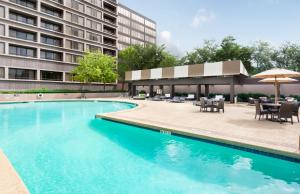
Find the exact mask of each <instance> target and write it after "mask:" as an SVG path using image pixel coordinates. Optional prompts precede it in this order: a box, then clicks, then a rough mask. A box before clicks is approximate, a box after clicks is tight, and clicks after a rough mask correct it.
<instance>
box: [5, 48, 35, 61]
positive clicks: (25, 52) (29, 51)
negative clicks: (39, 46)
mask: <svg viewBox="0 0 300 194" xmlns="http://www.w3.org/2000/svg"><path fill="white" fill-rule="evenodd" d="M9 54H11V55H17V56H24V57H35V58H36V49H35V48H30V47H24V46H18V45H9Z"/></svg>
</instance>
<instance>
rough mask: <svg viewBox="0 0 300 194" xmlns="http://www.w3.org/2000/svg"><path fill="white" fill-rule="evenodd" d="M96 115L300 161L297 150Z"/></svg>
mask: <svg viewBox="0 0 300 194" xmlns="http://www.w3.org/2000/svg"><path fill="white" fill-rule="evenodd" d="M138 107H139V106H138ZM95 117H96V118H101V119H104V120H109V121H113V122H119V123H124V124H129V125H134V126H138V127H144V128H146V129H148V130H153V131H157V132H163V133H164V132H171V134H172V135H176V136H183V137H186V138H192V139H197V140H200V141H201V140H202V141H209V142H211V143H216V144H222V145H224V146H227V147H232V148H236V149H239V150H244V151H248V152H252V153H257V154H261V155H267V156H270V157H275V158H279V159H283V160H288V161H292V162H297V163H300V153H296V152H289V151H283V150H278V149H272V148H268V147H264V146H259V145H255V144H250V143H244V142H240V141H235V140H229V139H225V138H220V137H213V136H209V135H203V134H197V133H192V132H188V131H182V130H179V129H174V128H170V127H161V126H159V125H155V124H149V123H143V122H140V121H133V120H129V119H124V118H119V117H115V116H111V115H109V113H105V114H97V115H96V116H95Z"/></svg>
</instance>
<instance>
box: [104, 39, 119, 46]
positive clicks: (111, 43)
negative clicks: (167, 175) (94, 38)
mask: <svg viewBox="0 0 300 194" xmlns="http://www.w3.org/2000/svg"><path fill="white" fill-rule="evenodd" d="M103 43H104V44H106V45H109V46H113V47H115V46H117V41H116V40H114V39H111V38H108V37H103Z"/></svg>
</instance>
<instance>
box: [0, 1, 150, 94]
mask: <svg viewBox="0 0 300 194" xmlns="http://www.w3.org/2000/svg"><path fill="white" fill-rule="evenodd" d="M117 10H118V2H117V0H1V1H0V90H7V89H32V88H42V87H45V88H68V89H79V88H80V84H78V83H76V82H74V81H73V80H72V76H71V74H70V72H71V71H72V70H73V69H74V67H75V66H76V65H78V59H79V58H80V57H81V56H82V55H83V54H84V52H86V51H93V50H99V51H101V52H103V53H105V54H109V55H112V56H117V52H118V48H117V46H118V30H117V29H118V28H117V27H118V11H117ZM136 15H137V14H136ZM132 16H133V15H132ZM137 16H138V15H137ZM139 17H140V16H139ZM131 18H132V19H133V18H136V17H135V16H133V17H131ZM147 21H148V20H147ZM149 21H150V20H149ZM133 23H134V22H133ZM137 23H138V22H137ZM140 23H144V24H146V22H145V21H144V20H143V19H142V21H141V22H140ZM152 23H153V24H154V22H152ZM154 27H155V26H154ZM143 29H144V31H145V29H146V28H141V30H140V31H143ZM149 29H150V28H149ZM145 37H146V36H145ZM147 37H148V36H147ZM136 40H139V39H138V38H137V39H136ZM151 41H152V42H153V43H155V40H151ZM131 43H132V44H136V43H138V42H134V41H132V42H131ZM87 89H98V85H97V84H95V85H90V88H87Z"/></svg>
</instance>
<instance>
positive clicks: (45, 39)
mask: <svg viewBox="0 0 300 194" xmlns="http://www.w3.org/2000/svg"><path fill="white" fill-rule="evenodd" d="M41 42H42V43H44V44H50V45H53V46H62V39H61V38H55V37H51V36H47V35H42V36H41Z"/></svg>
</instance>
